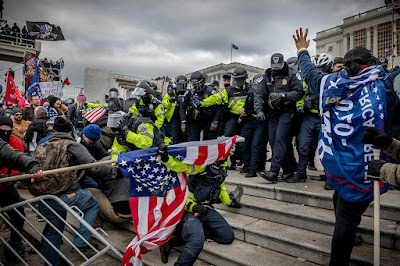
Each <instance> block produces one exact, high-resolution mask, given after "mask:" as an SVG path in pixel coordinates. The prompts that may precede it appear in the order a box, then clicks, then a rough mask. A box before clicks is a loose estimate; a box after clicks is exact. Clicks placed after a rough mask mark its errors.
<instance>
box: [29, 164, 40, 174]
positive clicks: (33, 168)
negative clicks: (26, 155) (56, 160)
mask: <svg viewBox="0 0 400 266" xmlns="http://www.w3.org/2000/svg"><path fill="white" fill-rule="evenodd" d="M40 170H43V169H42V167H40V165H39V164H35V165H34V166H33V167H32V168H31V169H29V171H28V173H30V174H31V175H33V174H36V173H37V172H39V171H40Z"/></svg>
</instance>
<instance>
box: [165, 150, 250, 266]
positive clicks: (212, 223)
mask: <svg viewBox="0 0 400 266" xmlns="http://www.w3.org/2000/svg"><path fill="white" fill-rule="evenodd" d="M157 155H159V156H161V161H162V162H163V164H164V165H165V166H167V167H168V168H169V169H171V170H173V171H175V172H184V173H187V174H190V175H189V177H188V185H189V198H188V200H187V202H186V207H185V212H184V214H183V216H182V220H181V222H180V225H179V226H178V227H181V228H182V231H181V232H179V233H178V232H175V238H172V239H171V240H169V241H168V242H167V243H165V244H164V245H162V246H161V247H160V251H161V260H162V261H163V262H164V263H167V262H168V255H169V253H170V251H171V249H172V248H173V247H175V246H178V245H179V244H180V243H182V242H183V243H185V247H184V248H183V249H182V251H181V254H180V255H179V258H178V260H177V261H176V262H175V265H185V266H186V265H193V263H194V262H195V261H196V259H197V257H198V255H199V254H200V252H201V250H202V249H203V245H204V241H205V240H206V239H207V238H209V239H212V240H214V241H215V242H217V243H219V244H230V243H232V242H233V240H234V238H235V236H234V233H233V230H232V228H231V226H230V225H229V224H228V222H227V221H226V220H225V219H224V217H222V215H221V214H220V213H219V212H217V211H216V210H215V209H214V208H213V206H212V204H214V203H217V202H218V201H219V200H220V201H221V202H222V203H224V204H225V205H227V206H228V207H233V208H240V207H241V205H240V203H239V201H240V197H241V194H243V188H240V189H239V190H240V192H241V193H236V191H234V192H232V193H231V194H228V193H227V191H226V188H225V186H224V181H225V178H226V176H227V170H226V168H227V166H228V164H227V162H226V160H224V161H218V162H216V163H214V164H211V165H207V166H197V165H194V166H193V165H188V164H185V163H183V162H181V161H179V160H177V159H175V158H173V157H172V156H169V155H168V150H167V147H166V146H165V145H161V146H160V147H159V149H158V151H157ZM179 231H180V230H179ZM180 238H181V239H182V240H181V241H179V239H180Z"/></svg>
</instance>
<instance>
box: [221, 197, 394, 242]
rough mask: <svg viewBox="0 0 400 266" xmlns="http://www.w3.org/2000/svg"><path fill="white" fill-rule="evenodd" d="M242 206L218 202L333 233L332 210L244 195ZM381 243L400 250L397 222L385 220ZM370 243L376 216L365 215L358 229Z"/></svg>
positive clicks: (252, 214)
mask: <svg viewBox="0 0 400 266" xmlns="http://www.w3.org/2000/svg"><path fill="white" fill-rule="evenodd" d="M241 204H242V208H240V209H234V208H229V207H226V206H224V205H223V204H216V205H214V206H215V207H216V208H217V209H222V210H225V211H229V212H232V213H235V214H241V215H245V216H249V217H254V218H257V219H262V220H265V221H270V222H275V223H280V224H284V225H288V226H293V227H296V228H301V229H305V230H309V231H313V232H317V233H323V234H327V235H332V234H333V229H334V222H335V220H334V219H335V217H334V213H333V211H332V210H326V209H321V208H316V207H310V206H305V205H300V204H293V203H288V202H284V201H280V200H273V199H267V198H261V197H255V196H249V195H243V197H242V201H241ZM380 230H381V246H382V247H385V248H389V249H392V248H394V249H397V250H400V247H399V244H398V243H397V242H398V239H399V238H400V231H399V230H400V229H398V228H397V223H396V222H394V221H390V220H385V219H381V227H380ZM357 232H358V234H359V235H361V236H362V237H363V238H364V241H365V242H366V243H369V244H372V243H373V234H374V231H373V218H372V217H368V216H363V217H362V220H361V224H360V225H359V227H358V230H357Z"/></svg>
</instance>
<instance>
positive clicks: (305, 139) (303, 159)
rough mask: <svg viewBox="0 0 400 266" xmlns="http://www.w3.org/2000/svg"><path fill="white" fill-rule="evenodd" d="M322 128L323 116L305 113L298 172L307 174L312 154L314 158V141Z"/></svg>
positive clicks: (301, 131) (300, 136)
mask: <svg viewBox="0 0 400 266" xmlns="http://www.w3.org/2000/svg"><path fill="white" fill-rule="evenodd" d="M320 129H321V118H320V117H319V115H318V114H313V113H307V114H305V115H304V119H303V123H302V124H301V128H300V133H299V137H298V139H299V164H298V165H297V172H298V173H299V174H306V171H307V164H308V162H309V160H310V158H311V156H312V158H314V156H313V155H314V154H315V149H314V147H315V146H314V145H313V144H314V143H315V141H316V140H317V139H318V135H319V131H320Z"/></svg>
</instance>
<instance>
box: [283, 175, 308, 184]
mask: <svg viewBox="0 0 400 266" xmlns="http://www.w3.org/2000/svg"><path fill="white" fill-rule="evenodd" d="M306 180H307V175H306V174H299V173H296V174H295V175H294V176H293V177H291V178H288V179H286V182H288V183H304V182H306Z"/></svg>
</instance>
